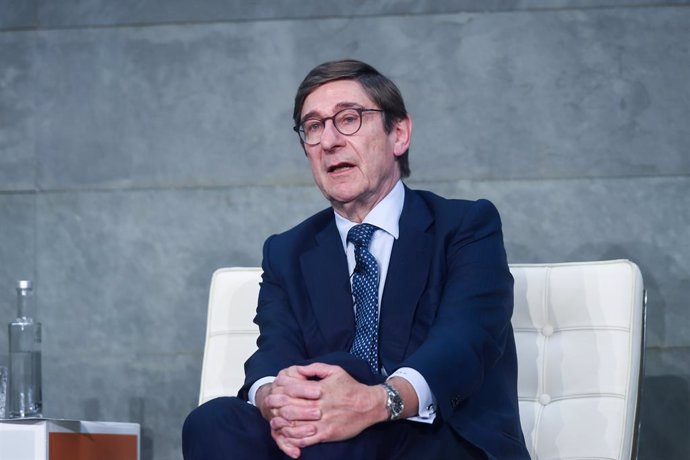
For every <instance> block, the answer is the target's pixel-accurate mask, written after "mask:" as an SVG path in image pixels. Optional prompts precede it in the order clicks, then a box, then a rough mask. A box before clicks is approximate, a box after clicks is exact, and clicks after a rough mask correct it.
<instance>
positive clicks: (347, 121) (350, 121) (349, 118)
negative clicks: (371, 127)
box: [338, 112, 359, 126]
mask: <svg viewBox="0 0 690 460" xmlns="http://www.w3.org/2000/svg"><path fill="white" fill-rule="evenodd" d="M358 119H359V116H358V115H357V112H352V113H345V114H343V115H341V116H340V117H338V123H339V124H340V125H341V126H347V125H354V124H356V123H357V120H358Z"/></svg>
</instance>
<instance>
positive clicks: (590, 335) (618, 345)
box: [199, 260, 645, 460]
mask: <svg viewBox="0 0 690 460" xmlns="http://www.w3.org/2000/svg"><path fill="white" fill-rule="evenodd" d="M510 269H511V272H512V274H513V277H514V278H515V312H514V314H513V320H512V323H513V327H514V330H515V340H516V343H517V349H518V367H519V371H518V373H519V375H518V393H519V400H520V416H521V422H522V428H523V432H524V434H525V440H526V442H527V447H528V449H529V452H530V455H531V456H532V458H533V459H534V460H555V459H569V460H571V459H619V460H623V459H630V458H635V457H636V453H637V452H636V450H637V449H636V446H637V439H636V437H637V431H638V427H639V422H638V403H639V396H640V383H641V378H642V374H643V357H644V335H645V316H644V291H643V284H642V276H641V274H640V271H639V269H638V268H637V266H636V265H635V264H634V263H632V262H630V261H627V260H612V261H602V262H584V263H564V264H518V265H511V267H510ZM260 279H261V270H260V269H258V268H221V269H219V270H217V271H216V272H215V273H214V274H213V279H212V281H211V290H210V295H209V308H208V323H207V331H206V346H205V350H204V361H203V368H202V374H201V389H200V392H199V403H203V402H205V401H207V400H209V399H212V398H215V397H218V396H224V395H234V394H235V393H236V392H237V390H238V389H239V388H240V386H241V385H242V382H243V380H244V372H243V364H244V361H245V360H246V359H247V358H248V357H249V355H250V354H251V353H252V352H253V351H254V350H255V349H256V344H255V341H256V337H257V336H258V328H257V327H256V325H255V324H254V323H253V322H252V319H253V317H254V311H255V308H256V300H257V295H258V292H259V282H260Z"/></svg>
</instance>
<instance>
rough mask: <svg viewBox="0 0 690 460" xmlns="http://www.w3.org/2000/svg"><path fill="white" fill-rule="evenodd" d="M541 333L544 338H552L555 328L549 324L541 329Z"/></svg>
mask: <svg viewBox="0 0 690 460" xmlns="http://www.w3.org/2000/svg"><path fill="white" fill-rule="evenodd" d="M541 333H542V334H543V335H544V337H551V336H552V335H553V326H549V325H548V324H547V325H546V326H544V327H543V328H542V329H541Z"/></svg>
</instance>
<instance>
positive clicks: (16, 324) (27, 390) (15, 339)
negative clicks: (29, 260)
mask: <svg viewBox="0 0 690 460" xmlns="http://www.w3.org/2000/svg"><path fill="white" fill-rule="evenodd" d="M34 306H35V303H34V297H33V283H32V282H31V281H28V280H23V281H18V282H17V319H15V320H14V321H12V322H11V323H10V324H9V333H10V334H9V335H10V382H9V383H10V385H9V390H10V391H9V417H10V418H22V417H40V416H41V412H42V409H43V407H42V406H43V403H42V398H41V323H39V322H37V321H36V318H35V310H34Z"/></svg>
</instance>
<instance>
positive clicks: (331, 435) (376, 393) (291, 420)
mask: <svg viewBox="0 0 690 460" xmlns="http://www.w3.org/2000/svg"><path fill="white" fill-rule="evenodd" d="M386 397H387V396H386V391H385V390H384V389H383V387H382V386H381V385H365V384H362V383H359V382H357V381H356V380H355V379H354V378H352V377H351V376H350V375H349V374H348V373H347V372H345V371H344V370H343V369H342V368H341V367H340V366H333V365H329V364H323V363H314V364H310V365H307V366H291V367H289V368H287V369H283V370H282V371H280V372H279V373H278V375H277V377H276V379H275V380H274V381H273V382H272V383H269V384H266V385H263V386H262V387H261V388H259V390H258V391H257V393H256V405H257V407H258V408H259V410H260V411H261V414H262V415H263V417H264V418H265V419H266V420H268V421H269V423H270V425H271V436H272V437H273V439H274V440H275V442H276V444H277V445H278V447H279V448H280V449H281V450H282V451H283V452H285V454H287V455H288V456H290V457H291V458H299V456H300V455H301V449H303V448H305V447H308V446H312V445H314V444H318V443H321V442H330V441H343V440H346V439H351V438H353V437H355V436H357V435H358V434H359V433H361V432H362V431H364V430H365V429H366V428H368V427H369V426H371V425H374V424H376V423H379V422H382V421H384V420H387V419H388V410H387V409H386V404H385V403H386Z"/></svg>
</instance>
